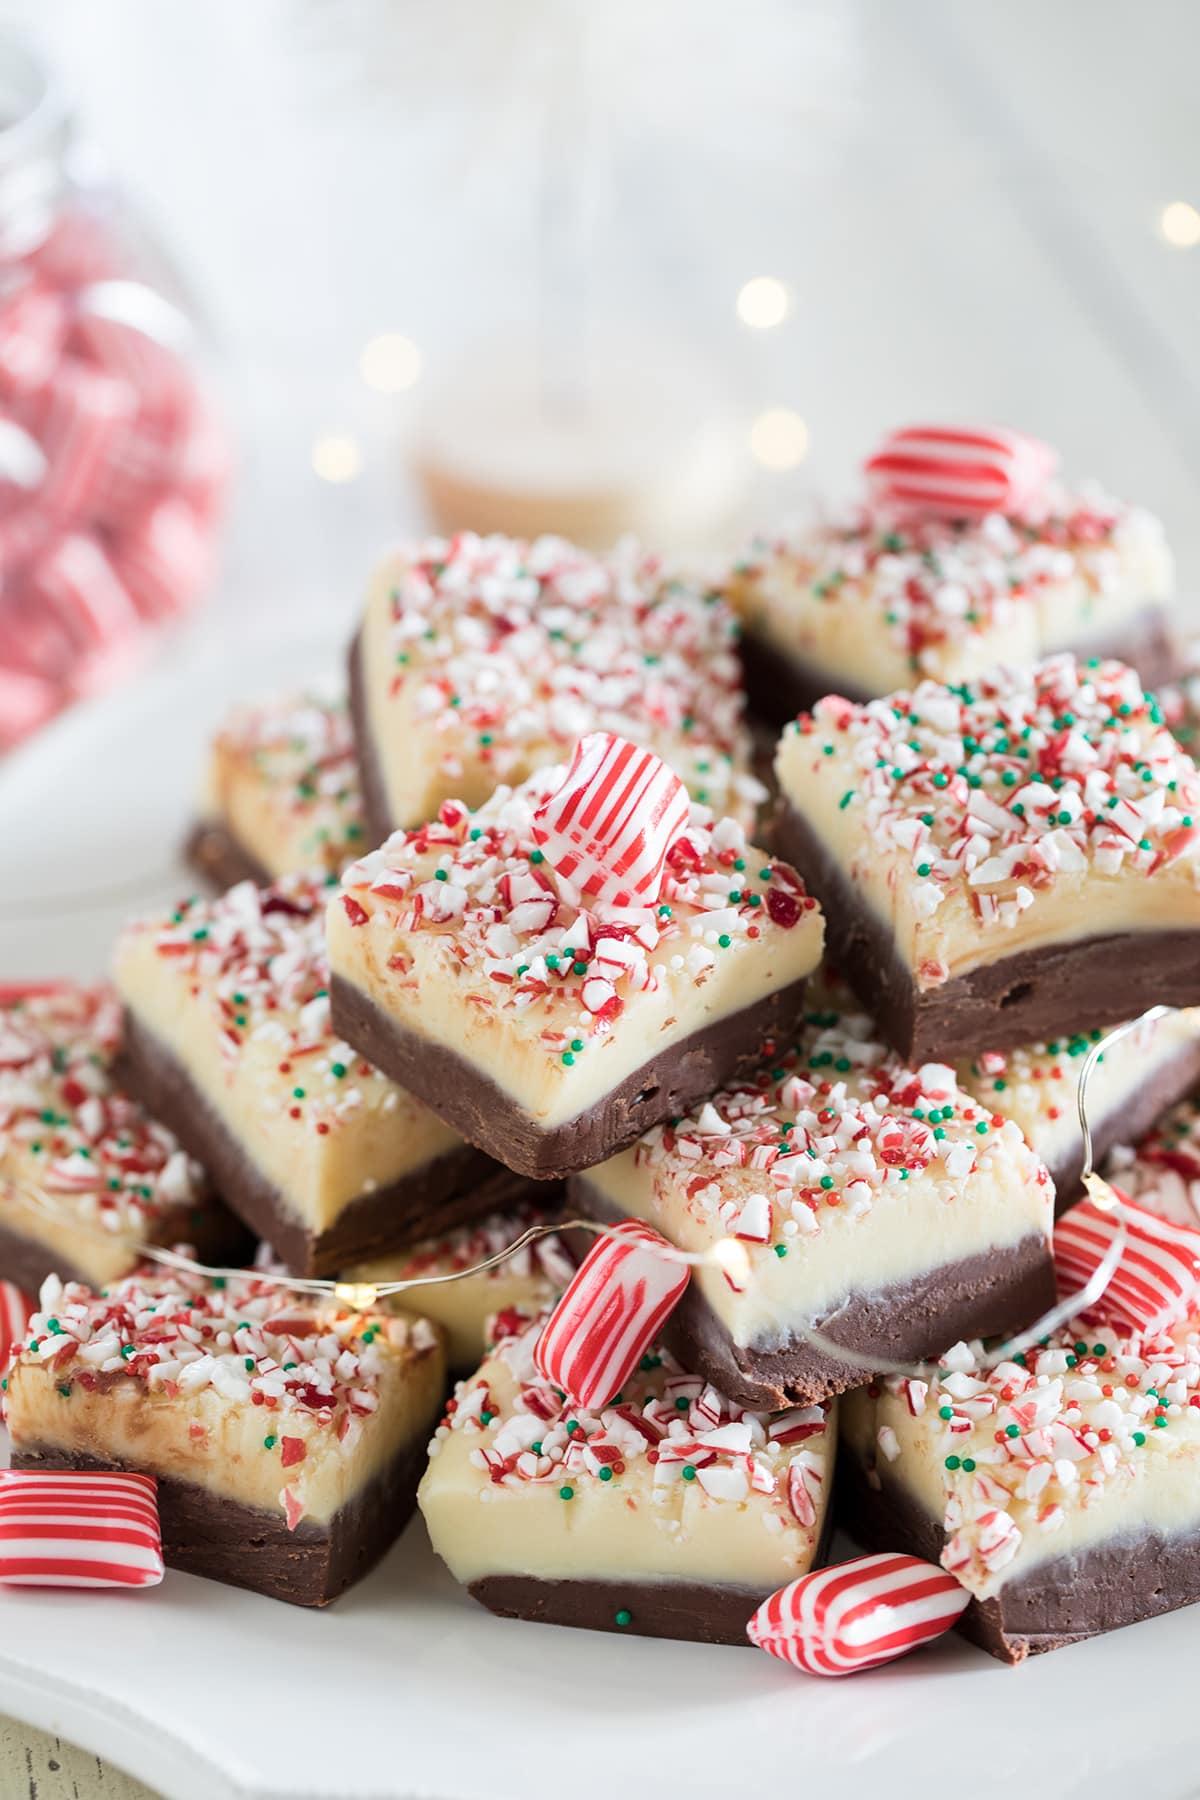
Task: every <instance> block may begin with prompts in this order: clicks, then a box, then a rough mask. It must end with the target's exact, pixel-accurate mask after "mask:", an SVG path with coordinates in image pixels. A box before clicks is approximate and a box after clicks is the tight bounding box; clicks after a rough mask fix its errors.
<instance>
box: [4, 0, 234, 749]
mask: <svg viewBox="0 0 1200 1800" xmlns="http://www.w3.org/2000/svg"><path fill="white" fill-rule="evenodd" d="M208 387H209V377H208V372H207V369H206V358H205V353H204V348H203V346H202V344H201V342H200V339H199V336H198V334H197V332H196V330H195V328H194V326H193V324H192V322H191V320H190V318H189V316H188V310H187V307H186V303H185V302H184V300H183V296H182V294H181V293H180V291H179V287H178V283H177V281H176V279H175V278H174V277H173V275H172V273H171V271H170V268H169V265H168V264H167V263H166V262H165V260H164V259H163V258H162V257H161V255H160V254H159V253H157V252H156V250H155V249H154V246H153V244H152V243H151V241H150V240H149V238H148V236H147V234H146V233H145V231H144V230H143V229H142V228H141V227H140V226H139V225H138V223H137V221H136V219H135V217H134V215H133V213H132V211H131V210H130V208H129V207H128V205H127V204H126V203H125V202H123V201H122V199H121V197H120V196H119V195H118V194H117V193H116V192H115V191H114V190H113V189H111V188H110V187H109V186H107V185H106V184H105V183H104V182H103V181H102V180H101V179H99V177H98V174H97V164H96V159H95V155H94V152H93V151H92V150H91V149H90V148H89V146H88V144H87V142H86V139H85V138H84V137H83V135H82V134H81V133H80V131H79V130H78V128H77V124H76V119H75V115H74V110H73V106H72V101H71V96H70V94H69V92H68V91H67V88H66V86H65V83H64V82H63V80H62V78H61V77H60V75H59V74H58V72H57V71H56V70H55V69H54V68H53V67H52V66H51V65H50V64H49V63H48V62H47V61H46V59H45V58H44V57H43V56H42V55H41V54H40V52H39V51H38V50H37V49H36V48H35V47H34V46H33V45H32V44H31V43H30V42H29V41H28V40H27V39H25V38H24V37H23V36H22V35H21V34H20V33H18V32H16V31H14V30H10V29H9V28H7V27H5V28H0V753H2V752H3V751H4V750H6V749H9V748H11V747H12V745H13V744H15V743H17V742H19V741H20V740H21V739H22V738H23V737H25V736H27V735H28V734H29V733H31V732H32V731H34V730H36V729H37V728H38V727H39V726H40V725H42V724H44V723H45V722H46V721H47V720H48V719H49V718H51V717H53V715H54V714H55V713H57V712H59V711H60V710H61V709H62V708H63V707H65V706H67V705H68V704H70V703H71V702H72V701H73V700H75V699H77V698H80V697H81V696H83V695H87V694H92V693H95V692H97V691H98V690H100V689H101V688H103V687H105V686H107V685H108V684H109V683H111V682H112V681H113V680H115V679H116V678H117V677H118V676H119V675H120V674H121V673H123V672H124V671H126V670H128V669H129V668H130V667H131V666H132V665H133V664H134V663H136V661H137V660H138V658H139V657H140V656H141V655H142V654H143V653H144V651H145V649H146V647H147V645H148V643H149V642H150V639H151V635H152V633H153V631H154V629H155V628H156V627H157V626H159V625H160V624H161V623H162V622H163V621H165V620H169V619H172V618H175V617H177V616H178V615H180V614H181V613H184V612H186V611H187V610H188V608H189V607H191V606H192V604H193V603H194V602H195V600H196V599H197V598H198V596H199V595H200V594H201V593H202V592H203V590H204V587H205V585H206V582H207V580H208V578H209V576H210V573H211V567H212V558H213V551H214V542H215V534H216V527H217V522H218V514H219V511H220V501H221V496H222V491H223V488H224V485H225V473H226V442H225V438H224V434H223V432H222V429H221V425H220V423H219V420H218V418H217V416H216V413H215V411H214V408H213V404H212V400H211V398H210V395H209V391H208Z"/></svg>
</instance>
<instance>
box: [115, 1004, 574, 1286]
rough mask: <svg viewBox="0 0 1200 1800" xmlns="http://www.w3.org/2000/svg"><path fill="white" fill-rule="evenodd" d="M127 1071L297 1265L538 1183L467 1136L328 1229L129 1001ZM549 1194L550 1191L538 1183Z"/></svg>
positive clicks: (373, 1249) (309, 1268)
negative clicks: (295, 1198) (302, 1215)
mask: <svg viewBox="0 0 1200 1800" xmlns="http://www.w3.org/2000/svg"><path fill="white" fill-rule="evenodd" d="M120 1072H121V1078H122V1080H123V1081H124V1083H125V1085H126V1086H127V1087H128V1088H129V1091H130V1092H131V1093H133V1094H136V1096H137V1097H138V1099H139V1100H141V1102H142V1104H143V1105H144V1106H145V1107H146V1108H147V1110H148V1111H150V1112H151V1113H153V1114H154V1116H155V1118H158V1119H161V1120H162V1121H163V1123H164V1124H166V1125H169V1126H170V1128H171V1129H172V1131H174V1133H175V1135H176V1136H177V1137H178V1139H179V1141H180V1143H182V1144H183V1145H184V1147H185V1148H186V1149H187V1150H189V1151H190V1152H191V1154H192V1155H193V1156H194V1157H196V1159H197V1160H198V1161H199V1162H202V1163H203V1164H204V1166H205V1168H206V1169H208V1171H209V1172H210V1174H211V1175H212V1177H213V1179H214V1181H215V1182H216V1185H217V1187H218V1188H219V1190H220V1192H221V1193H222V1195H223V1196H224V1198H225V1199H226V1201H227V1202H228V1204H229V1206H230V1207H231V1208H232V1209H233V1211H234V1212H235V1213H237V1215H238V1217H239V1218H241V1219H244V1220H245V1222H246V1224H247V1225H249V1226H250V1227H251V1228H252V1229H253V1230H254V1231H255V1232H257V1233H258V1235H259V1236H260V1237H261V1238H263V1239H264V1241H265V1242H266V1243H268V1244H270V1245H271V1247H272V1249H273V1250H274V1251H275V1253H276V1255H277V1256H278V1257H279V1258H280V1260H281V1261H282V1262H283V1263H284V1265H285V1267H286V1268H287V1269H288V1270H289V1271H290V1272H291V1273H292V1274H293V1275H326V1274H336V1273H337V1271H338V1270H339V1269H342V1268H345V1267H346V1266H347V1265H348V1264H350V1263H356V1262H363V1261H365V1260H366V1259H368V1258H369V1257H374V1256H382V1255H385V1254H386V1253H387V1252H388V1251H390V1250H403V1249H407V1248H408V1246H409V1245H410V1244H417V1243H420V1242H421V1241H422V1240H423V1239H424V1238H427V1237H432V1236H434V1235H435V1234H436V1233H438V1232H441V1231H447V1230H450V1229H451V1228H452V1227H453V1226H455V1225H463V1224H467V1223H469V1222H470V1221H472V1220H474V1219H480V1218H483V1217H485V1216H486V1215H487V1214H488V1213H490V1212H495V1211H496V1210H498V1209H499V1208H502V1207H506V1206H511V1205H514V1204H515V1203H516V1202H517V1201H519V1200H521V1199H523V1198H525V1197H527V1196H528V1194H529V1191H530V1184H529V1182H528V1181H526V1180H524V1179H522V1178H521V1177H520V1176H517V1175H513V1174H511V1173H510V1172H509V1170H508V1169H504V1168H500V1167H498V1166H497V1164H496V1163H494V1162H493V1161H492V1160H491V1158H490V1157H487V1156H483V1155H481V1154H480V1152H479V1151H478V1150H474V1149H472V1148H471V1147H470V1145H468V1144H464V1145H463V1146H462V1148H461V1149H458V1150H452V1151H450V1152H449V1153H448V1154H447V1155H445V1156H439V1157H437V1158H435V1160H434V1161H433V1162H430V1163H426V1164H425V1166H424V1167H423V1168H419V1169H414V1170H412V1172H411V1173H410V1174H408V1175H402V1176H401V1177H400V1179H399V1180H398V1181H393V1182H390V1183H388V1185H387V1186H385V1187H380V1188H377V1189H376V1190H375V1191H374V1193H370V1194H361V1195H359V1196H358V1198H357V1199H355V1200H352V1201H351V1202H350V1203H349V1205H348V1206H346V1207H345V1208H344V1210H343V1211H342V1212H341V1213H340V1214H339V1215H338V1217H337V1218H336V1219H335V1220H334V1221H333V1223H332V1224H331V1225H330V1226H329V1227H328V1229H327V1230H325V1231H322V1232H314V1231H313V1230H311V1229H310V1227H308V1226H307V1225H305V1224H304V1223H303V1222H302V1221H301V1220H299V1219H297V1218H296V1216H295V1215H294V1214H293V1213H292V1212H291V1211H289V1209H288V1206H287V1203H286V1201H285V1199H284V1197H283V1195H282V1194H281V1193H280V1191H279V1189H278V1188H277V1187H276V1185H275V1183H274V1182H273V1181H272V1180H271V1179H270V1177H269V1176H267V1175H265V1174H264V1173H263V1171H262V1170H261V1169H260V1168H259V1167H258V1166H257V1165H256V1164H255V1163H254V1162H253V1160H252V1158H251V1156H250V1153H249V1151H248V1149H247V1148H246V1146H245V1145H244V1144H242V1142H241V1141H240V1140H239V1139H238V1138H237V1137H235V1136H234V1134H233V1133H232V1132H231V1131H230V1129H229V1127H228V1126H227V1125H226V1123H225V1121H224V1119H222V1117H221V1115H220V1114H219V1113H218V1112H217V1110H216V1108H215V1107H214V1106H213V1105H212V1104H211V1103H210V1102H209V1101H208V1099H207V1098H206V1097H205V1096H204V1095H203V1094H202V1093H201V1092H200V1090H199V1088H198V1087H197V1086H196V1085H195V1083H194V1082H193V1081H192V1078H191V1076H190V1075H189V1074H188V1072H187V1070H186V1069H185V1068H184V1066H183V1064H182V1063H181V1062H180V1061H179V1059H178V1058H177V1057H175V1056H174V1055H172V1053H171V1051H170V1050H168V1049H167V1047H166V1045H165V1044H163V1043H162V1041H161V1039H159V1038H158V1037H156V1036H155V1034H154V1033H153V1032H151V1031H150V1030H148V1029H147V1027H146V1026H144V1025H142V1024H141V1023H140V1022H139V1020H138V1019H137V1017H136V1016H135V1015H134V1014H133V1013H131V1012H130V1011H129V1010H128V1009H127V1010H126V1014H125V1028H124V1042H123V1046H122V1054H121V1071H120ZM537 1193H538V1197H539V1199H540V1200H542V1201H543V1203H544V1201H545V1191H544V1189H541V1188H539V1189H538V1190H537Z"/></svg>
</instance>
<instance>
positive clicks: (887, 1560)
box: [746, 1554, 971, 1675]
mask: <svg viewBox="0 0 1200 1800" xmlns="http://www.w3.org/2000/svg"><path fill="white" fill-rule="evenodd" d="M970 1598H971V1596H970V1594H969V1593H968V1592H967V1590H966V1588H964V1587H960V1585H959V1583H958V1582H957V1581H955V1579H954V1577H953V1575H948V1574H947V1573H946V1571H945V1570H944V1569H938V1568H935V1567H934V1565H933V1564H932V1563H927V1562H922V1560H921V1558H920V1557H919V1556H902V1555H899V1554H896V1555H882V1556H858V1557H855V1558H854V1560H853V1561H852V1562H846V1563H839V1564H838V1566H837V1567H836V1568H833V1569H820V1570H818V1571H817V1572H816V1573H815V1574H812V1575H802V1576H801V1577H800V1579H799V1580H798V1581H793V1582H789V1584H788V1586H787V1587H785V1588H780V1590H779V1592H778V1593H777V1594H772V1595H771V1598H770V1599H769V1600H764V1601H763V1603H762V1605H761V1606H760V1607H759V1609H758V1611H757V1612H756V1613H755V1615H754V1617H753V1618H752V1619H751V1621H750V1623H749V1624H748V1625H747V1627H746V1634H747V1636H748V1637H749V1639H750V1642H751V1643H752V1644H756V1645H757V1646H758V1648H759V1649H760V1650H765V1651H766V1652H767V1654H768V1656H777V1657H778V1658H779V1659H780V1661H781V1662H787V1663H791V1665H792V1667H793V1668H796V1669H803V1670H804V1671H805V1672H806V1673H807V1674H809V1675H854V1674H857V1672H858V1671H859V1670H860V1669H874V1668H877V1667H878V1666H879V1664H880V1663H886V1662H892V1661H894V1660H895V1658H896V1657H898V1656H907V1655H908V1652H909V1651H910V1650H918V1649H920V1647H921V1645H922V1644H930V1643H932V1642H933V1640H934V1638H939V1637H941V1636H942V1634H943V1632H946V1631H949V1630H950V1627H951V1626H952V1625H954V1624H955V1623H956V1622H957V1620H958V1618H959V1616H960V1615H961V1613H962V1611H963V1609H964V1608H965V1606H966V1605H967V1602H968V1601H969V1600H970Z"/></svg>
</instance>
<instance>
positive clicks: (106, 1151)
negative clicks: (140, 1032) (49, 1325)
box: [0, 985, 213, 1284]
mask: <svg viewBox="0 0 1200 1800" xmlns="http://www.w3.org/2000/svg"><path fill="white" fill-rule="evenodd" d="M120 1026H121V1016H120V1007H119V1006H118V1004H117V1002H116V998H115V996H114V995H113V993H112V991H111V989H108V988H100V987H97V988H77V987H71V986H66V985H64V986H61V987H54V988H50V989H49V990H46V991H43V992H40V993H39V992H36V991H35V992H31V993H22V992H19V991H18V992H15V993H14V994H13V996H12V997H11V998H5V999H3V1000H0V1226H3V1227H4V1228H6V1229H7V1230H10V1231H12V1232H14V1233H16V1234H17V1235H18V1236H20V1237H23V1238H28V1239H30V1240H31V1241H32V1242H34V1243H37V1244H40V1245H43V1246H44V1247H45V1249H46V1250H47V1251H48V1252H50V1253H51V1254H52V1255H53V1256H57V1257H60V1258H61V1259H62V1265H63V1266H65V1267H70V1268H71V1269H73V1270H75V1271H77V1272H78V1273H79V1274H81V1275H84V1276H86V1277H87V1279H88V1280H90V1281H94V1282H96V1283H98V1284H103V1283H104V1282H107V1281H112V1280H114V1279H115V1278H116V1277H117V1276H118V1275H123V1274H124V1273H125V1271H126V1270H127V1269H129V1268H131V1267H132V1266H133V1264H134V1262H135V1261H136V1260H137V1256H138V1252H137V1250H136V1248H135V1246H136V1245H137V1244H138V1243H139V1242H144V1241H146V1240H147V1239H150V1238H153V1239H160V1238H161V1237H162V1236H163V1235H164V1234H166V1235H170V1236H175V1237H179V1236H184V1237H194V1236H196V1235H197V1227H198V1225H200V1226H201V1227H202V1226H203V1224H204V1222H205V1220H206V1219H208V1218H211V1217H212V1216H213V1215H212V1212H211V1201H210V1195H209V1191H208V1186H207V1182H206V1180H205V1177H204V1173H203V1171H202V1170H201V1168H200V1167H199V1165H198V1164H196V1163H194V1162H192V1161H191V1160H190V1159H189V1158H188V1157H186V1156H185V1155H184V1153H183V1151H182V1150H181V1149H180V1147H179V1145H178V1143H177V1141H176V1139H175V1138H174V1137H172V1135H171V1133H170V1132H169V1131H167V1130H166V1128H165V1127H164V1126H162V1125H159V1124H157V1123H156V1121H154V1120H152V1119H150V1118H149V1117H148V1116H147V1114H146V1113H145V1112H144V1111H143V1110H142V1108H141V1107H140V1106H139V1105H137V1103H136V1102H135V1101H133V1100H130V1099H129V1098H128V1097H127V1096H126V1095H125V1094H123V1093H122V1092H121V1090H120V1089H119V1088H118V1086H117V1084H116V1082H115V1080H114V1078H113V1059H114V1057H115V1056H116V1053H117V1049H118V1044H119V1039H120ZM199 1235H203V1230H201V1231H200V1234H199ZM0 1273H3V1271H0Z"/></svg>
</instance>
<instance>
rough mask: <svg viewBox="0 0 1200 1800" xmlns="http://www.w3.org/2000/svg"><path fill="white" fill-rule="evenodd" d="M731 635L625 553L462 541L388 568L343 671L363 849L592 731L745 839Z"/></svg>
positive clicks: (757, 792)
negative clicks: (617, 743)
mask: <svg viewBox="0 0 1200 1800" xmlns="http://www.w3.org/2000/svg"><path fill="white" fill-rule="evenodd" d="M736 635H737V625H736V622H735V620H734V618H733V616H732V614H731V613H730V611H729V609H728V607H727V606H726V604H725V602H724V601H723V600H722V599H721V598H720V596H719V595H717V594H715V593H712V592H710V591H707V590H705V589H704V588H703V587H698V586H694V585H692V584H691V583H688V582H685V581H682V580H679V579H674V578H672V577H671V576H669V575H668V574H667V573H666V572H665V571H664V569H663V568H662V566H661V564H660V562H659V561H658V559H657V558H655V557H651V556H648V555H644V554H642V553H640V552H638V551H636V550H634V549H632V548H629V547H622V548H621V549H618V550H616V551H614V552H613V553H612V554H611V555H608V556H603V557H600V556H593V555H591V554H590V553H589V552H587V551H584V550H577V549H575V548H574V547H573V546H572V545H570V544H567V543H564V542H563V541H562V540H561V539H559V538H550V537H543V538H538V539H537V540H536V541H534V542H532V543H526V542H522V541H520V540H517V539H513V538H505V537H485V538H480V537H475V536H473V535H472V534H471V533H469V532H464V533H461V534H460V535H459V536H457V537H454V538H449V539H443V538H434V539H431V540H429V541H428V542H426V543H422V544H416V545H412V546H410V547H408V548H407V549H404V550H401V551H399V552H397V553H396V554H395V555H393V556H391V557H389V558H388V560H387V561H386V562H385V563H384V564H383V566H382V567H381V568H380V569H379V570H378V571H377V573H376V575H375V577H374V580H373V581H372V584H371V589H370V594H369V597H368V600H367V605H366V612H365V615H364V618H363V623H362V628H361V630H360V632H359V634H358V636H357V638H356V639H355V642H354V645H353V648H352V651H351V657H350V680H351V705H352V708H353V713H354V729H355V737H356V740H357V743H358V756H359V765H360V770H361V775H362V786H363V793H364V795H365V799H366V807H367V817H368V819H369V821H370V827H371V837H372V842H373V843H376V844H378V843H380V842H382V840H383V839H384V838H385V837H386V836H387V835H388V833H389V832H390V831H393V830H395V829H396V828H397V827H398V826H414V825H421V824H423V823H424V822H425V820H427V819H432V818H433V817H434V815H435V814H436V812H437V809H438V807H439V806H440V804H441V802H442V801H443V800H447V799H450V798H461V799H463V800H465V801H466V802H467V804H468V805H469V806H478V805H479V804H480V802H481V801H483V800H486V799H487V797H488V795H489V794H491V793H492V791H493V790H494V789H495V788H496V787H497V786H499V785H500V784H501V783H505V784H508V785H514V784H516V783H518V782H521V781H524V780H525V778H526V777H527V776H528V775H530V774H532V773H533V771H534V770H535V769H539V768H542V767H545V766H546V765H548V764H551V763H557V762H561V761H562V760H563V759H564V758H565V757H567V756H569V754H570V751H571V748H572V745H573V744H574V743H575V742H576V741H577V739H579V738H581V737H583V736H584V734H585V733H587V732H589V731H594V730H597V729H600V730H606V731H612V732H615V733H617V734H618V735H619V736H621V737H626V738H630V739H632V740H633V742H635V743H640V744H647V745H649V746H650V747H651V748H652V749H654V750H656V751H657V752H658V754H659V755H660V756H662V757H663V758H664V759H665V760H666V761H667V762H668V763H670V765H671V767H672V768H673V769H674V770H675V771H676V773H677V774H678V775H679V776H680V777H681V778H682V779H683V780H684V781H685V782H686V783H687V785H688V788H689V790H690V791H691V793H692V795H693V797H694V798H695V799H696V800H698V801H700V802H701V804H703V805H707V806H711V807H712V808H713V810H714V811H715V812H717V813H718V814H725V813H729V814H732V815H733V816H734V817H737V818H739V819H741V820H742V822H743V823H746V824H749V823H750V822H751V820H752V819H753V815H754V808H755V806H756V805H757V802H758V799H759V797H760V796H761V792H762V790H761V787H760V785H759V783H758V782H757V781H756V780H755V778H754V777H753V775H752V774H751V755H752V749H751V742H750V736H749V733H748V731H747V729H746V726H745V723H744V719H743V698H742V688H741V673H740V668H739V664H738V657H737V646H736Z"/></svg>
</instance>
